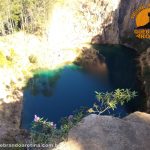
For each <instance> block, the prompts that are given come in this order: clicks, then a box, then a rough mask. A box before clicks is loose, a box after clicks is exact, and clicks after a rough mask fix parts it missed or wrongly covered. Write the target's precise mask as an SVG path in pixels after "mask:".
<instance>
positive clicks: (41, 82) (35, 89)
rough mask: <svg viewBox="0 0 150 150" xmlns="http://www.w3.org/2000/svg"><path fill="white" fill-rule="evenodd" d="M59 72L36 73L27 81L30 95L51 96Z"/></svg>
mask: <svg viewBox="0 0 150 150" xmlns="http://www.w3.org/2000/svg"><path fill="white" fill-rule="evenodd" d="M60 72H61V71H60V70H59V71H53V72H50V71H42V72H38V73H36V74H35V75H34V76H33V78H31V79H30V80H29V81H28V84H27V87H28V90H29V91H30V92H31V94H32V95H34V96H37V95H39V94H43V96H52V95H53V91H54V88H55V85H56V84H57V80H58V79H59V78H60Z"/></svg>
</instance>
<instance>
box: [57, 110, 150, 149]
mask: <svg viewBox="0 0 150 150" xmlns="http://www.w3.org/2000/svg"><path fill="white" fill-rule="evenodd" d="M149 141H150V115H149V114H146V113H141V112H135V113H133V114H130V115H129V116H127V117H125V118H123V119H119V118H115V117H112V116H97V115H94V114H92V115H89V116H87V117H85V118H84V119H83V120H82V121H81V122H80V123H78V125H77V126H76V127H74V128H73V129H71V131H70V132H69V136H68V141H67V142H63V143H60V144H59V145H58V146H57V147H56V148H55V150H148V149H149V147H150V142H149Z"/></svg>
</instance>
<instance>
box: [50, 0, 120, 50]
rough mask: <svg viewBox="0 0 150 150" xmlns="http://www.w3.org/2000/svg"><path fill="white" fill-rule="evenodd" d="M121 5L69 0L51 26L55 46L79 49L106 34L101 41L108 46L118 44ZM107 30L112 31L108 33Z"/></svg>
mask: <svg viewBox="0 0 150 150" xmlns="http://www.w3.org/2000/svg"><path fill="white" fill-rule="evenodd" d="M119 3H120V0H112V1H109V0H90V1H89V0H65V1H64V3H63V4H62V3H61V4H59V3H58V4H56V5H55V6H54V8H53V12H52V16H51V17H50V18H51V19H50V21H49V24H48V40H49V42H50V45H51V47H53V48H58V45H59V48H66V47H78V46H79V45H80V44H83V43H86V42H91V39H92V38H93V37H94V36H96V35H103V36H102V37H101V39H100V40H102V41H103V42H104V40H105V43H118V25H117V17H118V14H119V11H118V8H119ZM114 20H116V21H115V22H114ZM105 28H109V31H107V33H105V32H106V31H105ZM92 42H93V43H95V41H94V40H93V41H92ZM98 42H100V41H98Z"/></svg>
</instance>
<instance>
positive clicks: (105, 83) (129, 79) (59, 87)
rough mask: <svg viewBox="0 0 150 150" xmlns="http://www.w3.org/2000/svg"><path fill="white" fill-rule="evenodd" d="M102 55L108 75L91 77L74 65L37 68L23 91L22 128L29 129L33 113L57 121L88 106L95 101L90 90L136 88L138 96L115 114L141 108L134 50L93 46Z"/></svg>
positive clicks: (123, 114) (122, 113)
mask: <svg viewBox="0 0 150 150" xmlns="http://www.w3.org/2000/svg"><path fill="white" fill-rule="evenodd" d="M94 47H95V48H96V49H97V50H100V52H101V53H102V54H103V55H104V56H105V58H106V64H107V67H108V70H109V72H108V77H107V78H105V77H104V75H101V74H100V75H99V76H98V77H97V76H94V75H92V74H90V73H88V72H86V71H84V70H83V69H82V68H80V67H78V66H76V65H70V66H66V67H64V68H63V69H60V70H56V71H53V72H51V71H41V72H37V73H36V74H35V76H34V77H33V78H32V79H30V80H29V81H28V85H27V88H25V90H24V102H23V112H22V124H21V126H22V127H23V128H29V127H30V125H31V123H32V121H33V119H34V115H35V114H36V115H38V116H40V117H44V118H45V119H48V120H49V121H53V122H55V123H58V122H59V120H60V119H61V118H62V117H65V116H68V115H70V114H72V112H73V111H74V110H76V109H79V108H80V107H81V106H87V107H91V106H92V105H93V103H94V102H95V101H96V99H95V94H94V91H101V92H102V91H103V92H106V91H112V90H114V89H116V88H130V89H132V90H136V91H138V95H139V96H138V97H137V98H136V99H135V100H133V101H132V102H130V103H129V104H127V105H126V106H125V107H124V108H121V107H118V109H117V110H116V111H115V112H114V113H115V114H116V115H118V114H119V115H121V116H125V115H126V114H127V113H129V112H133V111H135V110H141V109H142V108H143V102H142V101H141V97H142V92H141V89H140V82H139V81H138V79H137V75H136V73H137V68H136V60H135V58H136V57H137V56H136V53H135V52H134V51H133V50H130V49H128V48H126V47H122V46H112V45H103V46H94Z"/></svg>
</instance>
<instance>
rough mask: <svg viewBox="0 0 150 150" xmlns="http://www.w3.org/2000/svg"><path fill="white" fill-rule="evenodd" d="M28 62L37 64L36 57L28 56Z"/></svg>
mask: <svg viewBox="0 0 150 150" xmlns="http://www.w3.org/2000/svg"><path fill="white" fill-rule="evenodd" d="M29 61H30V63H32V64H34V63H37V57H36V56H34V55H30V56H29Z"/></svg>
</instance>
